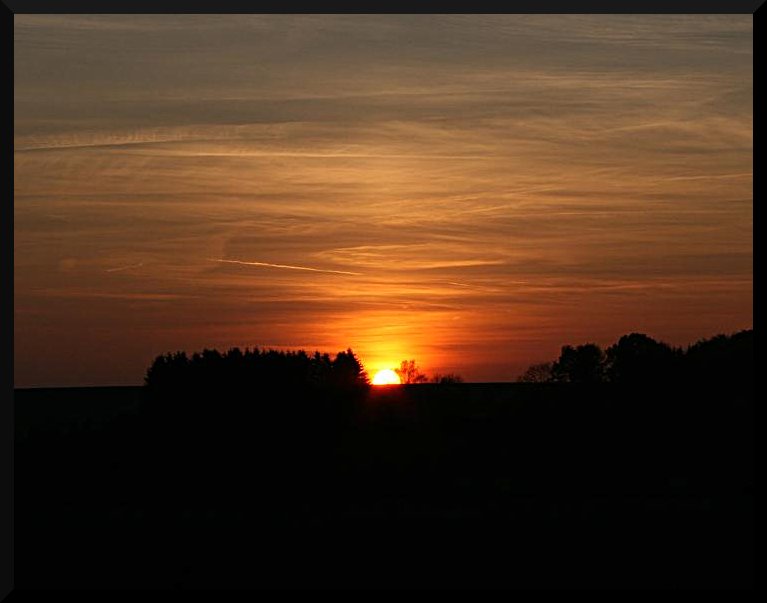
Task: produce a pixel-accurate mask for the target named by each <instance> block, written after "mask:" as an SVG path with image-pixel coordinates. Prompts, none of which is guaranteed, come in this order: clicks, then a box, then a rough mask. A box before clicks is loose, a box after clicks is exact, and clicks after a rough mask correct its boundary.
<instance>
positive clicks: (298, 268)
mask: <svg viewBox="0 0 767 603" xmlns="http://www.w3.org/2000/svg"><path fill="white" fill-rule="evenodd" d="M208 261H210V262H220V263H223V264H240V265H243V266H264V267H267V268H284V269H286V270H306V271H309V272H324V273H327V274H346V275H350V276H362V273H361V272H348V271H346V270H326V269H322V268H311V267H309V266H289V265H287V264H271V263H269V262H245V261H242V260H224V259H212V258H208Z"/></svg>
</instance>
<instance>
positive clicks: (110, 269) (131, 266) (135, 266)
mask: <svg viewBox="0 0 767 603" xmlns="http://www.w3.org/2000/svg"><path fill="white" fill-rule="evenodd" d="M143 265H144V262H139V263H138V264H131V265H130V266H120V267H119V268H107V269H106V270H105V272H121V271H123V270H129V269H130V268H140V267H141V266H143Z"/></svg>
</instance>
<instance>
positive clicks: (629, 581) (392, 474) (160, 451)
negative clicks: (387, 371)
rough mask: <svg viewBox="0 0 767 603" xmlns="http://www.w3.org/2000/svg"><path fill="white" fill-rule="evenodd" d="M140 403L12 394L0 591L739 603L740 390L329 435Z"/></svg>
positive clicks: (510, 405)
mask: <svg viewBox="0 0 767 603" xmlns="http://www.w3.org/2000/svg"><path fill="white" fill-rule="evenodd" d="M141 395H142V390H141V388H86V389H72V390H66V389H60V390H16V392H15V408H16V432H17V441H16V453H15V514H16V522H15V548H16V555H15V567H16V580H15V582H16V588H17V589H30V588H190V589H191V588H274V587H276V588H309V587H340V588H344V587H348V588H354V587H380V588H391V587H402V586H407V587H468V588H485V587H506V588H751V587H753V581H754V496H753V485H754V462H753V461H754V449H753V439H754V437H753V436H754V422H753V398H754V393H753V388H752V386H751V385H748V386H738V387H730V386H728V387H724V386H719V387H716V388H712V387H701V388H698V389H697V390H695V389H693V390H691V389H689V388H687V389H684V390H682V389H680V388H673V387H669V388H662V387H658V386H655V387H653V388H649V389H645V390H644V391H643V390H641V389H638V388H636V387H634V388H623V389H621V388H618V387H615V386H610V385H608V384H600V385H595V386H577V385H572V384H570V385H568V384H560V385H554V384H460V385H414V386H394V387H389V388H373V389H372V390H371V392H370V394H369V396H368V397H367V398H365V399H363V400H362V401H361V402H359V403H358V404H357V405H356V406H354V408H353V409H352V411H351V414H347V415H344V417H346V419H347V420H343V418H342V419H339V418H338V417H334V418H332V419H327V418H324V414H320V415H313V416H311V417H303V416H298V415H295V416H288V417H287V418H286V415H285V413H283V414H281V415H280V416H279V418H277V419H276V418H275V416H276V415H274V414H273V413H272V414H268V413H267V415H264V416H263V417H261V415H260V414H259V412H260V411H258V410H256V411H255V412H249V413H248V414H247V415H244V416H246V417H247V420H244V418H243V417H239V416H234V417H231V416H230V417H228V418H226V419H225V420H218V421H215V420H214V421H211V422H207V421H204V420H197V421H196V422H195V421H191V422H190V421H188V420H186V419H185V418H183V417H177V419H178V420H174V421H172V422H171V424H167V423H166V424H163V423H158V422H155V421H153V420H151V418H150V417H151V415H147V414H143V411H140V409H141V408H143V407H141V406H140V402H141ZM213 398H215V396H214V397H213ZM304 402H305V401H304ZM209 403H210V408H219V407H221V408H223V407H224V406H225V404H224V403H223V402H222V401H220V400H216V399H210V400H209ZM242 403H245V402H242ZM247 403H248V404H250V402H247ZM254 404H255V403H254ZM258 404H262V405H263V404H266V405H267V406H264V408H267V407H274V406H275V405H283V406H284V407H285V408H292V404H293V401H291V400H287V399H283V398H282V397H281V394H280V392H271V393H262V395H261V400H260V401H259V402H258ZM222 412H223V411H222ZM260 417H261V418H260ZM219 418H220V417H219Z"/></svg>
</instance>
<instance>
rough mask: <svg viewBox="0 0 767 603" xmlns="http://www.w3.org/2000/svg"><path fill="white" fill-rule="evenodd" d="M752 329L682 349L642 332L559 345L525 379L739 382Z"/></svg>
mask: <svg viewBox="0 0 767 603" xmlns="http://www.w3.org/2000/svg"><path fill="white" fill-rule="evenodd" d="M753 342H754V332H753V329H748V330H743V331H739V332H737V333H734V334H732V335H716V336H715V337H712V338H709V339H701V340H699V341H698V342H696V343H695V344H693V345H690V346H688V347H687V348H686V349H682V348H679V347H672V346H670V345H668V344H666V343H664V342H662V341H656V340H655V339H653V338H652V337H649V336H648V335H645V334H643V333H630V334H629V335H624V336H622V337H621V338H620V339H619V340H618V341H617V342H616V343H615V344H613V345H611V346H609V347H608V348H607V349H605V350H603V349H602V348H601V347H600V346H599V345H597V344H596V343H585V344H583V345H578V346H572V345H565V346H563V347H562V349H561V352H560V354H559V358H557V359H556V360H554V361H552V362H544V363H539V364H534V365H532V366H530V367H529V368H528V369H527V370H526V371H525V372H524V373H523V374H522V375H521V376H520V377H519V379H518V381H521V382H527V383H605V382H610V383H623V384H630V385H631V384H636V385H640V384H645V383H653V382H668V381H685V380H696V381H699V382H703V383H705V382H711V381H718V382H734V381H737V382H740V381H745V380H748V379H752V378H753V372H754V356H753V349H754V343H753Z"/></svg>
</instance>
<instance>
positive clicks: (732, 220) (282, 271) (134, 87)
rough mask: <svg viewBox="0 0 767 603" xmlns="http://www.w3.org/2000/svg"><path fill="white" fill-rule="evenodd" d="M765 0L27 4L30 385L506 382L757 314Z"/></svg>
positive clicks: (19, 76) (23, 112)
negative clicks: (400, 370)
mask: <svg viewBox="0 0 767 603" xmlns="http://www.w3.org/2000/svg"><path fill="white" fill-rule="evenodd" d="M752 39H753V29H752V16H751V15H401V16H400V15H218V16H217V15H15V16H14V200H13V203H14V379H15V385H16V386H17V387H27V386H74V385H133V384H135V385H139V384H141V383H142V381H143V377H144V375H145V373H146V369H147V367H148V366H149V364H150V363H151V362H152V360H153V359H154V358H155V357H156V356H157V355H159V354H163V353H165V352H172V351H176V350H185V351H187V352H188V353H191V352H194V351H200V350H202V349H203V348H217V349H219V350H225V349H228V348H230V347H234V346H238V347H240V348H242V349H244V348H245V347H250V348H253V347H259V348H275V349H306V350H307V351H314V350H320V351H322V352H329V353H330V354H331V355H332V354H335V353H336V352H338V351H340V350H344V349H346V348H348V347H351V348H352V349H353V350H354V351H355V353H357V355H358V356H359V357H360V359H361V361H362V362H363V364H364V365H365V367H366V369H367V370H368V372H370V373H371V374H374V373H375V372H376V371H377V370H380V369H383V368H389V367H396V366H398V365H399V362H400V361H401V360H403V359H411V358H413V359H415V360H416V362H417V363H418V365H419V366H420V367H421V369H422V370H423V371H424V372H426V373H427V374H433V373H436V372H442V373H445V372H456V373H459V374H460V375H462V376H463V377H464V379H466V380H467V381H507V380H514V379H515V378H516V377H517V376H518V375H519V374H520V373H522V372H523V371H524V369H525V368H526V367H527V366H529V365H530V364H533V363H537V362H543V361H547V360H553V359H556V357H557V356H558V354H559V350H560V348H561V346H563V345H565V344H572V345H577V344H582V343H586V342H595V343H598V344H599V345H601V346H603V347H606V346H608V345H610V344H612V343H614V342H615V341H617V339H618V338H619V337H620V336H621V335H624V334H627V333H631V332H641V333H646V334H648V335H650V336H651V337H654V338H655V339H658V340H661V341H665V342H667V343H669V344H671V345H678V346H686V345H688V344H690V343H693V342H695V341H697V340H699V339H701V338H703V337H710V336H713V335H716V334H718V333H732V332H735V331H738V330H741V329H746V328H751V327H752V323H753V230H752V227H753V220H752V215H753V190H752V181H753V179H752V176H753V169H752V166H753V77H752V76H753V56H752Z"/></svg>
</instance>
